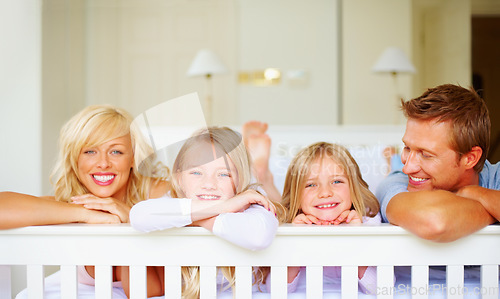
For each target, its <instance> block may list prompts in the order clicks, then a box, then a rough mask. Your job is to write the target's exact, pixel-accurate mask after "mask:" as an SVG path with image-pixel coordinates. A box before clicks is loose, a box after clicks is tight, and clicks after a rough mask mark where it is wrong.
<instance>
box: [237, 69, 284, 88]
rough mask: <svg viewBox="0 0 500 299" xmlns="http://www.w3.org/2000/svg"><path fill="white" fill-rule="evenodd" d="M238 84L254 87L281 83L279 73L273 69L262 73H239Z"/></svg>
mask: <svg viewBox="0 0 500 299" xmlns="http://www.w3.org/2000/svg"><path fill="white" fill-rule="evenodd" d="M238 82H239V83H240V84H250V85H256V86H271V85H277V84H279V83H280V82H281V72H280V70H278V69H275V68H267V69H265V70H263V71H254V72H240V73H239V74H238Z"/></svg>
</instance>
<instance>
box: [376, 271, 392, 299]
mask: <svg viewBox="0 0 500 299" xmlns="http://www.w3.org/2000/svg"><path fill="white" fill-rule="evenodd" d="M393 287H394V267H393V266H377V291H378V294H377V299H383V298H384V299H385V298H393V292H390V291H387V290H391V289H392V288H393Z"/></svg>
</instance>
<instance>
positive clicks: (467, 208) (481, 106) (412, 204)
mask: <svg viewBox="0 0 500 299" xmlns="http://www.w3.org/2000/svg"><path fill="white" fill-rule="evenodd" d="M401 105H402V110H403V112H404V114H405V116H406V118H407V123H406V131H405V134H404V136H403V143H404V149H403V152H402V153H401V161H402V162H403V164H404V167H403V171H402V172H401V171H396V172H393V173H391V174H390V175H389V176H388V177H387V178H386V179H385V180H384V181H383V182H382V183H381V184H380V185H379V187H378V188H377V192H376V195H377V198H378V200H379V201H380V206H381V213H382V218H383V220H384V222H390V223H392V224H395V225H398V226H401V227H403V228H405V229H407V230H408V231H410V232H412V233H414V234H416V235H417V236H419V237H422V238H425V239H429V240H434V241H438V242H449V241H453V240H456V239H458V238H461V237H463V236H466V235H469V234H471V233H473V232H475V231H477V230H479V229H481V228H483V227H485V226H487V225H489V224H492V223H494V222H496V221H497V219H500V191H498V190H500V166H499V165H500V163H497V164H494V165H492V164H491V163H490V162H488V161H487V160H486V156H487V154H488V149H489V145H490V126H491V125H490V118H489V115H488V109H487V107H486V104H485V103H484V101H483V100H482V99H481V98H480V97H479V95H478V94H477V93H476V92H475V91H474V90H473V89H470V90H469V89H465V88H463V87H460V86H457V85H452V84H445V85H440V86H437V87H435V88H430V89H428V90H427V91H426V92H424V93H423V94H422V95H421V96H420V97H418V98H415V99H412V100H410V101H408V102H403V101H402V103H401Z"/></svg>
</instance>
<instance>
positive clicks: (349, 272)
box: [341, 266, 358, 298]
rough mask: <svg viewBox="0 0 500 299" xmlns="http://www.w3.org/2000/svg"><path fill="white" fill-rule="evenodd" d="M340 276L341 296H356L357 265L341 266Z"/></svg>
mask: <svg viewBox="0 0 500 299" xmlns="http://www.w3.org/2000/svg"><path fill="white" fill-rule="evenodd" d="M341 276H342V278H341V290H342V298H358V267H357V266H343V267H342V275H341Z"/></svg>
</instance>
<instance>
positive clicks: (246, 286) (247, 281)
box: [235, 266, 252, 299]
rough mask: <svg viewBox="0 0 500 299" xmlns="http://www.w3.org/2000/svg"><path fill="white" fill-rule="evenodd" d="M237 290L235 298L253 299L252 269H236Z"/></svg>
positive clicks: (249, 267)
mask: <svg viewBox="0 0 500 299" xmlns="http://www.w3.org/2000/svg"><path fill="white" fill-rule="evenodd" d="M235 274H236V286H235V287H236V288H235V298H238V299H239V298H249V299H250V298H252V267H251V266H239V267H236V268H235Z"/></svg>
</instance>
